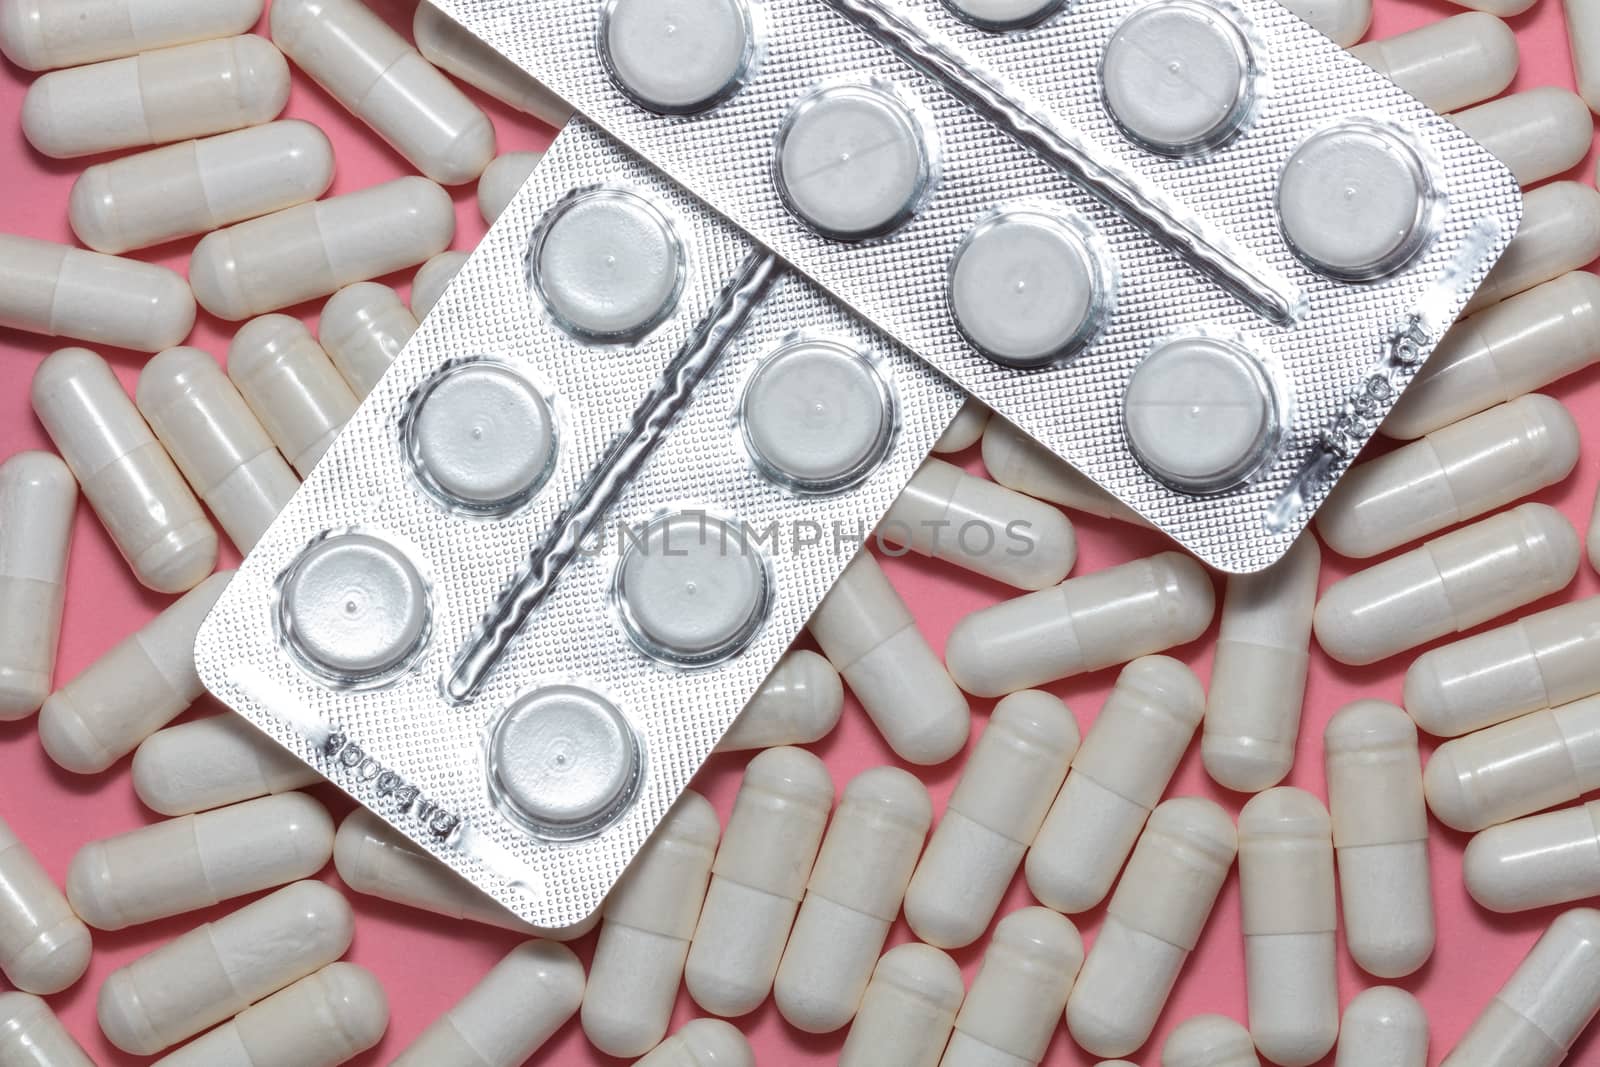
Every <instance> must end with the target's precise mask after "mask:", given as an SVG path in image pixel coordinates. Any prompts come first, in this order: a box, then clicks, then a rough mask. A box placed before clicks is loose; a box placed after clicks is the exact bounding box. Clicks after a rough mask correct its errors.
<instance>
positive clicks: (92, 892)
mask: <svg viewBox="0 0 1600 1067" xmlns="http://www.w3.org/2000/svg"><path fill="white" fill-rule="evenodd" d="M332 853H333V820H331V819H329V818H328V813H327V812H326V811H325V810H323V807H322V805H321V804H318V803H317V802H316V801H315V800H312V799H311V798H310V797H308V796H306V795H305V794H304V793H284V794H281V795H279V796H275V797H262V798H261V799H260V800H248V801H246V802H245V803H243V804H235V805H233V806H232V807H229V808H218V809H217V810H216V811H208V812H204V813H203V814H200V815H184V816H182V817H180V818H177V819H167V820H166V821H164V822H158V823H153V824H151V825H149V826H144V827H140V828H139V829H137V830H130V831H128V832H127V833H124V834H118V835H117V836H115V837H108V838H105V839H104V840H101V841H91V842H90V843H89V844H87V845H84V846H83V847H82V848H81V849H79V850H78V854H77V855H76V856H74V857H73V858H72V867H71V869H70V870H69V871H68V872H67V899H68V900H70V901H71V902H72V910H73V911H75V912H77V913H78V914H79V915H80V916H82V917H83V921H84V922H86V923H88V924H89V925H90V926H93V927H94V928H95V929H97V930H122V929H125V928H127V927H129V926H137V925H139V924H140V923H147V922H152V921H153V920H156V919H165V918H166V917H168V916H169V915H181V914H183V913H184V912H189V911H198V910H199V909H201V908H209V907H210V906H211V905H213V904H217V903H219V902H221V901H224V900H230V899H232V898H233V897H238V896H243V895H244V894H246V893H254V892H257V891H259V890H262V889H270V888H272V887H273V886H279V885H285V884H287V883H289V882H294V881H298V880H300V879H302V878H309V877H310V876H311V875H313V874H316V873H317V872H318V871H320V870H321V869H322V867H323V865H324V864H326V863H327V862H328V857H329V856H330V855H332Z"/></svg>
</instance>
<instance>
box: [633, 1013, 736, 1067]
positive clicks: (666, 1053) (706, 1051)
mask: <svg viewBox="0 0 1600 1067" xmlns="http://www.w3.org/2000/svg"><path fill="white" fill-rule="evenodd" d="M633 1067H756V1054H755V1053H754V1052H753V1051H752V1050H751V1048H750V1042H749V1041H748V1040H747V1039H746V1038H745V1036H744V1035H743V1034H741V1033H740V1032H739V1031H738V1029H737V1028H736V1027H734V1026H733V1025H732V1024H731V1023H725V1022H723V1021H722V1020H721V1019H692V1020H690V1021H689V1022H686V1023H684V1024H683V1029H681V1030H679V1031H678V1032H677V1033H675V1034H673V1035H672V1036H671V1037H669V1038H667V1039H666V1040H665V1041H663V1042H661V1044H659V1045H657V1046H656V1047H655V1050H654V1051H653V1052H651V1053H650V1055H648V1056H646V1057H645V1058H644V1059H642V1060H640V1061H639V1062H638V1063H635V1064H634V1065H633Z"/></svg>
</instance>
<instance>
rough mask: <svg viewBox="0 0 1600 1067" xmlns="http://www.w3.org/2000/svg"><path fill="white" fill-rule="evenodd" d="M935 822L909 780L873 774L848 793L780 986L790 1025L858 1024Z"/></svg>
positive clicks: (923, 793) (893, 772)
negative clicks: (869, 986)
mask: <svg viewBox="0 0 1600 1067" xmlns="http://www.w3.org/2000/svg"><path fill="white" fill-rule="evenodd" d="M932 821H933V805H932V803H931V802H930V801H929V799H928V790H927V788H926V787H925V786H924V785H923V784H922V783H921V782H920V781H918V780H917V779H916V778H914V777H913V776H911V775H910V774H907V773H906V772H905V771H902V770H899V769H897V768H894V767H875V768H873V769H871V770H867V771H863V772H862V773H860V774H858V775H856V777H855V778H853V779H851V781H850V784H849V785H847V786H845V789H844V796H843V797H842V798H841V799H840V801H839V810H838V811H837V812H836V813H835V814H834V817H833V822H832V823H831V824H830V825H829V827H828V833H827V836H826V837H824V838H823V840H822V850H821V851H820V852H819V853H818V854H817V862H816V866H815V867H813V868H812V870H811V880H810V882H809V883H808V884H807V886H806V896H805V900H804V901H803V902H802V903H801V905H800V914H799V916H798V917H797V918H796V919H795V923H794V930H793V931H792V932H791V933H790V935H789V945H788V947H787V948H786V949H785V950H784V953H783V962H782V963H781V964H780V965H779V967H778V977H777V981H776V982H775V983H774V986H773V988H774V993H775V996H776V998H777V1001H778V1011H779V1012H781V1013H782V1015H783V1017H784V1019H786V1020H787V1021H788V1022H789V1025H791V1026H793V1027H795V1028H796V1029H799V1030H804V1031H806V1032H807V1033H813V1034H826V1033H831V1032H833V1031H834V1030H837V1029H839V1028H840V1027H842V1026H844V1025H846V1024H847V1023H849V1022H850V1020H851V1018H852V1017H854V1016H855V1013H856V1008H857V1007H859V1006H860V1004H861V997H862V994H863V993H865V991H866V988H867V982H868V980H869V979H871V977H872V968H873V966H874V965H875V964H876V963H877V961H878V956H879V954H880V953H881V952H882V951H883V945H884V942H885V941H886V940H887V939H888V937H889V927H890V926H892V925H893V923H894V920H895V919H896V918H897V917H898V916H899V914H900V903H901V901H902V899H903V898H904V897H905V892H906V886H907V884H908V883H909V882H910V881H911V872H912V871H913V870H914V869H915V868H916V865H917V857H918V856H919V855H921V854H922V843H923V841H924V840H925V839H926V838H927V836H928V825H929V824H930V823H931V822H932Z"/></svg>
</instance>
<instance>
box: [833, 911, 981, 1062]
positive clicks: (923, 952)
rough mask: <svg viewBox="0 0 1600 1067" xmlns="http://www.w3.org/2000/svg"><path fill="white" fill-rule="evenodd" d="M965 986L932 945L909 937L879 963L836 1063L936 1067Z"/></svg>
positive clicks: (957, 971) (947, 959) (952, 963)
mask: <svg viewBox="0 0 1600 1067" xmlns="http://www.w3.org/2000/svg"><path fill="white" fill-rule="evenodd" d="M965 994H966V990H965V989H964V988H963V986H962V982H961V969H960V968H959V967H957V966H956V965H955V961H953V960H952V959H951V958H950V957H949V956H946V955H945V954H944V953H943V952H940V951H939V950H938V949H936V948H929V947H928V946H927V945H924V944H921V943H920V942H916V941H908V942H906V943H905V944H903V945H899V946H897V947H895V948H892V949H890V950H889V951H888V952H885V953H884V954H883V959H881V960H879V961H878V966H877V968H876V969H875V970H873V972H872V981H871V982H869V983H867V991H866V994H865V995H864V996H863V997H862V998H861V1010H860V1011H859V1012H857V1013H856V1018H855V1022H854V1023H853V1024H851V1026H850V1034H849V1036H848V1037H846V1038H845V1042H844V1047H843V1048H842V1049H840V1050H839V1067H937V1065H938V1063H939V1057H940V1056H941V1055H942V1054H943V1053H944V1048H945V1044H946V1043H947V1042H948V1041H949V1040H950V1030H951V1028H952V1027H953V1026H954V1025H955V1020H956V1012H957V1011H958V1010H960V1008H961V1000H962V998H963V996H965Z"/></svg>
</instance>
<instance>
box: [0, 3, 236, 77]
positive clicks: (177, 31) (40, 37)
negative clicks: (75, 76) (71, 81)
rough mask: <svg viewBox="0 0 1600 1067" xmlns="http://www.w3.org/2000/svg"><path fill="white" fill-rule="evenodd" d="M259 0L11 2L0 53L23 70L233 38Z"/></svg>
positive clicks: (2, 8) (0, 27)
mask: <svg viewBox="0 0 1600 1067" xmlns="http://www.w3.org/2000/svg"><path fill="white" fill-rule="evenodd" d="M259 18H261V0H13V2H9V3H6V4H4V5H0V52H4V53H5V56H6V58H7V59H9V60H11V62H13V63H15V64H16V65H17V66H19V67H21V68H22V69H23V70H50V69H51V68H54V67H76V66H79V65H81V64H84V63H94V62H97V61H99V60H102V59H117V58H119V57H121V56H131V55H134V54H136V53H139V52H150V51H154V50H155V49H157V48H166V47H169V46H171V45H177V44H187V43H189V42H191V41H205V40H210V39H212V38H216V37H231V36H232V35H234V34H236V33H244V32H245V31H246V30H248V29H250V27H252V26H254V25H255V24H256V20H257V19H259Z"/></svg>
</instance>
